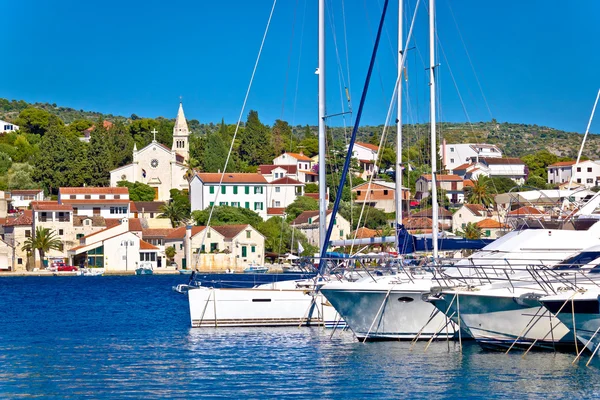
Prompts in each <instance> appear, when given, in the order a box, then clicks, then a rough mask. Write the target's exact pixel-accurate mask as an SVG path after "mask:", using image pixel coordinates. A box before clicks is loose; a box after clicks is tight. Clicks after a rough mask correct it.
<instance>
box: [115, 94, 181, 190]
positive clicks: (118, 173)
mask: <svg viewBox="0 0 600 400" xmlns="http://www.w3.org/2000/svg"><path fill="white" fill-rule="evenodd" d="M152 133H154V135H155V136H154V139H153V140H152V142H151V143H150V144H148V145H147V146H146V147H144V148H143V149H141V150H138V149H137V145H134V147H133V161H132V162H131V164H127V165H123V166H121V167H118V168H115V169H113V170H112V171H110V185H111V186H117V183H118V182H119V181H128V182H142V183H145V184H146V185H149V186H151V187H152V188H154V192H155V193H154V200H160V201H167V200H169V199H170V198H171V194H170V190H171V189H179V190H183V189H187V188H188V179H187V170H188V168H187V166H186V164H185V163H186V161H188V160H189V158H190V157H189V129H188V125H187V122H186V119H185V115H184V113H183V105H182V104H181V103H179V110H178V112H177V118H176V119H175V125H174V126H173V144H172V146H171V148H169V147H167V146H165V145H164V144H162V143H159V142H157V141H156V133H157V132H156V129H155V130H153V132H152Z"/></svg>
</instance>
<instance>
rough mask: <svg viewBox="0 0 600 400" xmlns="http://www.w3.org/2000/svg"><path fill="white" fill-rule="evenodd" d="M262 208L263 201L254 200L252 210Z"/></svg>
mask: <svg viewBox="0 0 600 400" xmlns="http://www.w3.org/2000/svg"><path fill="white" fill-rule="evenodd" d="M262 209H263V203H262V202H260V201H255V202H254V210H262Z"/></svg>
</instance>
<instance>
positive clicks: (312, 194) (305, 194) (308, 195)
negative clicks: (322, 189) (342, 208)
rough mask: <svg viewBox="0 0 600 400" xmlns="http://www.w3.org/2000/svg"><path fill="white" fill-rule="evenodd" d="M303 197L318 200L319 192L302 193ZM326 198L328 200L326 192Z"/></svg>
mask: <svg viewBox="0 0 600 400" xmlns="http://www.w3.org/2000/svg"><path fill="white" fill-rule="evenodd" d="M304 196H305V197H310V198H311V199H315V200H317V201H319V193H304ZM326 196H327V200H329V195H328V194H327V195H326Z"/></svg>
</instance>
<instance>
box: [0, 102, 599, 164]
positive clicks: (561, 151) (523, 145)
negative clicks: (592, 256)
mask: <svg viewBox="0 0 600 400" xmlns="http://www.w3.org/2000/svg"><path fill="white" fill-rule="evenodd" d="M28 107H34V108H39V109H43V110H45V111H47V112H49V113H51V114H54V115H56V116H58V117H59V118H60V119H61V120H62V121H63V122H64V123H65V124H71V123H72V122H75V121H80V120H88V121H92V122H96V121H98V120H99V119H103V120H108V121H111V122H122V123H124V124H128V123H131V122H132V121H134V120H137V119H141V118H142V117H140V116H137V115H135V114H132V115H131V116H129V117H124V116H115V115H112V114H102V113H99V112H94V111H84V110H76V109H73V108H69V107H61V106H57V105H56V104H49V103H34V104H29V103H27V102H25V101H23V100H8V99H2V98H0V119H3V120H8V121H11V122H17V121H16V120H17V118H18V116H19V113H20V112H21V111H23V110H24V109H26V108H28ZM174 116H175V110H174V111H173V115H172V116H166V119H169V120H172V119H174ZM156 119H158V120H160V119H163V118H160V117H159V118H156ZM219 122H220V121H212V122H205V123H200V122H199V121H197V120H193V119H192V120H189V121H188V124H189V127H190V130H191V131H192V132H194V133H197V134H200V135H203V134H207V133H212V132H216V131H217V130H218V129H219V126H218V123H219ZM264 122H266V123H267V124H271V125H270V126H273V125H272V124H273V123H274V122H275V121H264ZM308 129H309V130H310V131H311V132H312V133H313V134H316V132H317V127H316V126H310V127H308ZM308 129H307V127H301V126H296V127H293V132H294V136H296V137H297V138H298V139H301V138H302V137H303V136H305V135H306V131H307V130H308ZM403 129H404V131H403V132H404V136H403V137H404V142H405V143H404V146H405V148H407V147H408V146H414V145H415V144H417V143H418V142H419V141H423V139H424V138H427V136H428V135H429V132H428V131H429V127H428V126H427V124H419V125H406V126H405V127H404V128H403ZM350 131H351V129H350V128H348V129H346V133H347V134H348V135H349V133H350ZM382 131H383V126H363V127H361V129H360V130H359V138H358V140H361V141H365V142H370V143H374V144H375V143H379V137H380V135H381V133H382ZM438 133H439V134H440V136H441V137H442V138H444V139H445V140H446V141H447V142H448V143H489V144H495V145H498V146H499V147H500V148H501V149H502V150H503V152H504V154H505V155H506V156H510V157H522V156H525V155H527V154H532V153H536V152H538V151H540V150H547V151H549V152H550V153H553V154H555V155H557V156H559V157H570V158H575V157H576V156H577V152H578V150H579V147H580V145H581V141H582V139H583V135H582V134H579V133H575V132H565V131H561V130H558V129H554V128H550V127H545V126H538V125H526V124H519V123H507V122H502V123H498V122H496V121H495V120H492V121H491V122H476V123H473V124H467V123H441V124H439V128H438ZM330 134H331V135H332V136H333V138H334V139H337V140H338V141H342V140H343V136H344V129H343V128H340V127H332V128H330ZM394 135H395V128H394V127H392V128H390V129H389V134H388V138H387V140H386V142H387V143H389V144H390V146H391V145H392V142H393V140H394V139H393V136H394ZM425 140H426V139H425ZM583 155H584V156H586V157H587V158H590V159H600V135H589V137H588V140H587V143H586V146H585V149H584V152H583Z"/></svg>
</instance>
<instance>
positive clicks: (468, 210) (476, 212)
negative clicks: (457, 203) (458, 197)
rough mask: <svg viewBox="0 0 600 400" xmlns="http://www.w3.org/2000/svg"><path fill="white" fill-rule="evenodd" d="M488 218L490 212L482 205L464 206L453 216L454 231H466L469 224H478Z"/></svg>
mask: <svg viewBox="0 0 600 400" xmlns="http://www.w3.org/2000/svg"><path fill="white" fill-rule="evenodd" d="M486 218H488V211H487V209H486V208H485V207H484V206H482V205H481V204H463V205H462V207H460V208H459V209H458V210H456V212H454V214H453V215H452V231H453V232H456V231H457V230H464V229H465V227H466V226H467V224H469V223H473V224H476V223H477V222H479V221H483V220H484V219H486Z"/></svg>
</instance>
